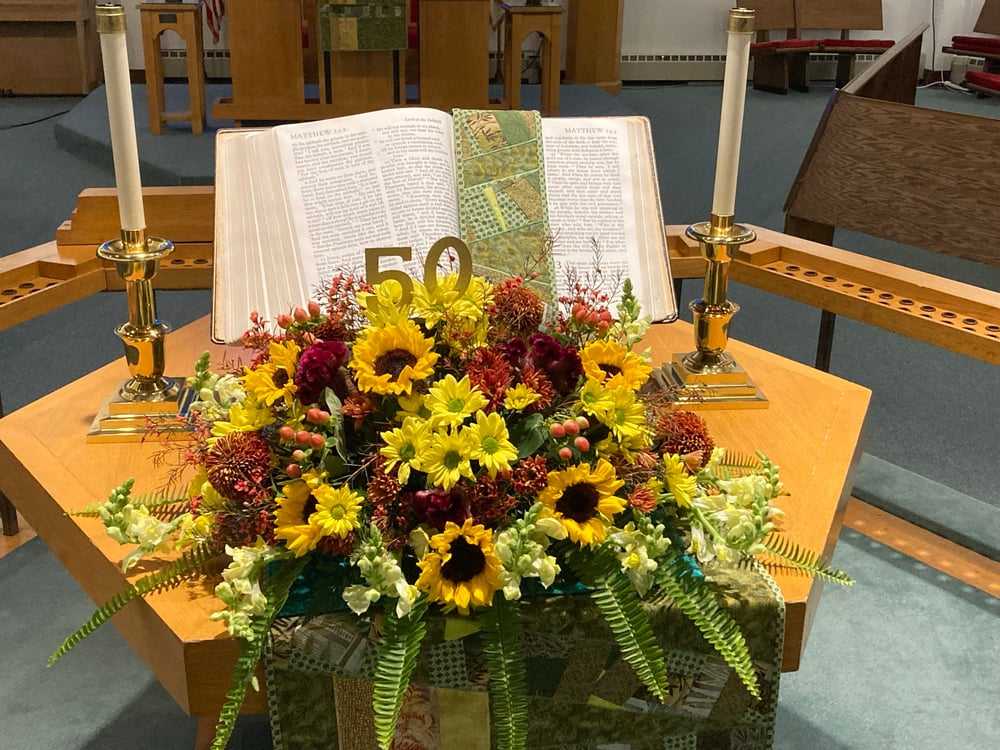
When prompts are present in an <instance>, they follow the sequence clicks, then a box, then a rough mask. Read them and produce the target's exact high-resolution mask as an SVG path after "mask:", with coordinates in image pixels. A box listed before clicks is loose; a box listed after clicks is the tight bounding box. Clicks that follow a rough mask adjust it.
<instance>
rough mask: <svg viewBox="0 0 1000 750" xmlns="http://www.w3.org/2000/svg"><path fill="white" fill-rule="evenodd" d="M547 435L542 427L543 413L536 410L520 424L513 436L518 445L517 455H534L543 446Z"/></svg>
mask: <svg viewBox="0 0 1000 750" xmlns="http://www.w3.org/2000/svg"><path fill="white" fill-rule="evenodd" d="M547 435H548V433H547V432H546V431H545V429H544V428H543V427H542V415H541V414H540V413H538V412H535V413H534V414H532V415H531V416H530V417H528V418H527V419H525V420H524V421H523V422H522V423H521V424H520V425H519V427H518V429H517V430H516V431H515V433H514V435H513V436H512V440H513V442H514V444H515V445H517V457H518V458H527V457H528V456H533V455H534V454H535V453H537V452H538V449H539V448H541V447H542V444H543V443H544V442H545V438H546V436H547Z"/></svg>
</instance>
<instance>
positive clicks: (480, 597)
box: [416, 518, 503, 615]
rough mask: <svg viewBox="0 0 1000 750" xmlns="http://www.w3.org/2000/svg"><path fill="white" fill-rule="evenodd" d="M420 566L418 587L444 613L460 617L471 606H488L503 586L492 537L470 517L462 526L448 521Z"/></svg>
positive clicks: (499, 562)
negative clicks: (437, 604)
mask: <svg viewBox="0 0 1000 750" xmlns="http://www.w3.org/2000/svg"><path fill="white" fill-rule="evenodd" d="M419 565H420V570H421V573H420V577H419V578H418V579H417V584H416V585H417V588H418V589H420V590H421V591H425V592H427V598H428V599H430V600H431V601H432V602H441V603H442V604H444V605H445V609H446V610H449V609H451V608H453V607H454V608H457V609H458V611H459V612H460V613H461V614H463V615H467V614H468V613H469V608H470V607H485V606H488V605H489V604H490V603H491V602H492V601H493V594H494V593H496V591H497V590H498V589H499V588H501V586H502V585H503V584H502V583H501V581H500V566H501V561H500V558H499V557H498V556H497V554H496V552H495V551H494V548H493V540H492V535H491V533H490V531H489V529H486V528H484V527H483V526H481V525H479V524H474V523H473V520H472V519H471V518H467V519H465V523H463V524H462V525H461V526H458V525H457V524H454V523H452V522H451V521H448V523H446V524H445V528H444V531H443V532H441V533H440V534H435V535H434V536H432V537H431V539H430V548H429V550H428V552H427V554H426V555H425V556H424V559H423V560H421V561H420V563H419Z"/></svg>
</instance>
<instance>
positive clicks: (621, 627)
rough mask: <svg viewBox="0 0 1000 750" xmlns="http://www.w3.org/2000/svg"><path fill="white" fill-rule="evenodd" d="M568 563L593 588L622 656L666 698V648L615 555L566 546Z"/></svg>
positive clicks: (652, 691)
mask: <svg viewBox="0 0 1000 750" xmlns="http://www.w3.org/2000/svg"><path fill="white" fill-rule="evenodd" d="M564 554H565V556H566V560H567V562H568V563H569V566H570V567H571V568H572V569H573V572H574V573H576V575H577V576H578V577H579V578H580V580H581V581H583V582H584V583H586V584H588V585H590V586H591V587H593V588H594V591H592V592H591V594H590V598H591V600H592V601H593V602H594V604H596V605H597V608H598V609H599V610H600V611H601V614H602V615H603V616H604V620H605V622H607V623H608V626H609V627H610V628H611V632H612V633H614V636H615V641H616V642H617V643H618V647H619V649H620V650H621V653H622V658H623V659H624V660H625V661H626V662H627V663H628V665H629V666H631V667H632V669H633V670H635V673H636V676H637V677H638V678H639V679H640V680H641V681H642V684H643V685H645V686H646V687H647V688H648V689H649V691H650V692H651V693H653V694H654V695H655V696H656V697H657V698H659V699H660V700H661V701H663V700H666V694H667V668H666V663H665V661H664V657H663V649H662V648H660V644H659V643H658V642H657V641H656V635H655V634H654V633H653V626H652V624H650V622H649V616H648V615H647V614H646V610H645V609H643V606H642V601H641V600H640V599H639V594H638V593H637V592H636V590H635V586H633V585H632V581H631V580H630V579H629V577H628V576H627V575H625V574H624V573H622V572H621V569H620V567H619V565H618V561H617V558H616V557H615V555H614V554H613V553H612V552H610V551H609V550H606V549H600V548H598V549H596V550H592V551H591V552H589V553H587V554H583V553H582V552H581V551H580V550H579V548H576V547H571V546H566V547H564Z"/></svg>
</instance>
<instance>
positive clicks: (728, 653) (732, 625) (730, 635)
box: [656, 555, 760, 698]
mask: <svg viewBox="0 0 1000 750" xmlns="http://www.w3.org/2000/svg"><path fill="white" fill-rule="evenodd" d="M688 571H689V568H688V565H687V563H686V562H685V561H684V560H683V557H682V556H681V555H678V556H677V557H675V558H673V560H671V561H670V563H669V564H668V565H667V566H665V568H663V569H661V572H660V574H659V575H658V576H657V578H656V583H657V584H658V585H659V586H660V587H661V588H662V589H663V591H665V592H666V594H667V595H668V596H669V597H670V598H671V599H672V600H673V602H674V604H676V605H677V608H678V609H679V610H680V611H681V612H683V613H684V614H685V615H686V616H687V617H688V619H689V620H691V622H692V623H694V625H695V626H696V627H697V628H698V630H700V631H701V633H702V635H703V636H704V637H705V640H706V641H708V642H709V643H710V644H711V645H712V647H713V648H714V649H715V650H716V651H717V652H718V653H719V655H720V656H721V657H722V658H723V659H725V660H726V663H727V664H728V665H729V666H730V667H731V668H732V670H733V671H734V672H736V674H737V675H739V678H740V680H742V682H743V684H744V685H745V686H746V689H747V690H748V691H749V692H750V694H751V695H753V696H754V697H755V698H760V687H759V686H758V685H757V675H756V673H755V672H754V669H753V662H752V660H751V658H750V649H749V648H748V647H747V642H746V638H744V637H743V633H742V632H741V631H740V628H739V626H738V625H737V624H736V621H735V620H733V618H732V616H731V615H730V614H729V612H728V611H726V610H725V609H724V608H723V607H722V606H721V605H720V604H719V602H718V600H717V599H716V598H715V594H713V593H712V591H711V589H709V588H708V586H707V585H706V583H705V579H704V578H698V577H695V576H692V575H690V574H689V572H688Z"/></svg>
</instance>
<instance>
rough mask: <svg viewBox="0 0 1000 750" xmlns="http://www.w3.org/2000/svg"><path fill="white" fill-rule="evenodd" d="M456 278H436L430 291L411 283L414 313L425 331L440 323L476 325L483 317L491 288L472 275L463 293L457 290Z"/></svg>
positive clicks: (447, 275) (450, 275)
mask: <svg viewBox="0 0 1000 750" xmlns="http://www.w3.org/2000/svg"><path fill="white" fill-rule="evenodd" d="M458 279H459V276H458V274H457V273H449V274H446V275H445V276H438V277H437V285H436V286H435V287H434V289H433V290H431V289H428V288H427V287H426V286H425V285H424V284H422V283H421V282H419V281H414V282H413V312H414V313H415V314H416V315H417V316H418V317H420V318H421V319H423V321H424V323H425V325H426V326H427V327H428V328H433V327H434V326H436V325H437V324H438V323H440V322H441V321H442V320H449V321H459V320H462V321H466V322H467V323H471V324H475V323H477V322H479V321H480V320H482V319H483V318H484V317H485V315H486V308H487V306H488V305H489V303H490V295H491V292H492V289H493V287H492V286H491V285H490V283H489V282H488V281H487V280H486V279H484V278H482V277H481V276H473V277H472V279H471V280H470V281H469V286H468V288H466V289H465V291H464V292H463V291H460V290H458V289H457V286H458Z"/></svg>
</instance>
